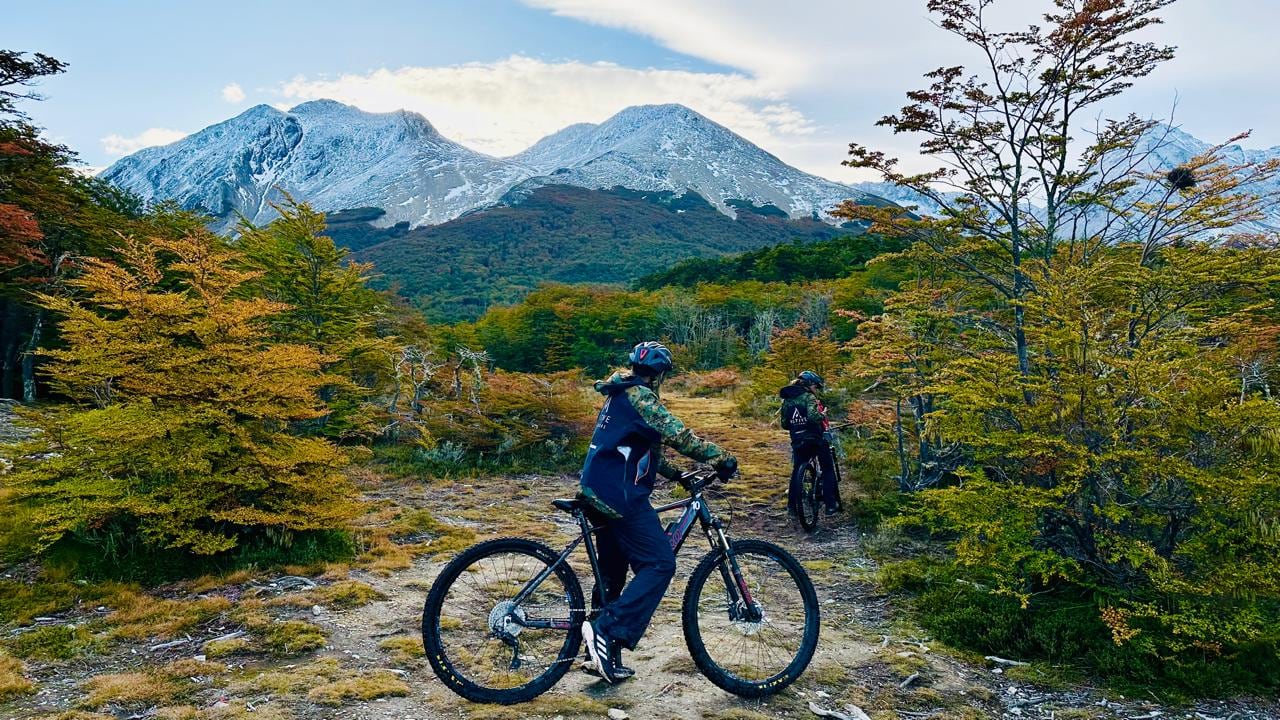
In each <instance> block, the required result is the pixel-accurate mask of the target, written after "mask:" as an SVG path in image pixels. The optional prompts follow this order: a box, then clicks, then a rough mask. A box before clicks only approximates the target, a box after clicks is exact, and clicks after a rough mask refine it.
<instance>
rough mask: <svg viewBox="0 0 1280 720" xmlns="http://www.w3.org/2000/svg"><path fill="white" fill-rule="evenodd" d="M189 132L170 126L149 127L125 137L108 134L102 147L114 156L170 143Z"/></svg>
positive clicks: (103, 139) (103, 140)
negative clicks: (173, 128) (172, 128)
mask: <svg viewBox="0 0 1280 720" xmlns="http://www.w3.org/2000/svg"><path fill="white" fill-rule="evenodd" d="M186 136H187V133H184V132H182V131H181V130H170V129H169V128H148V129H146V130H143V131H142V132H141V133H139V134H137V135H134V136H133V137H124V136H123V135H114V134H113V135H108V136H106V137H104V138H102V149H103V150H104V151H106V153H107V154H108V155H110V156H112V157H118V156H120V155H129V154H131V153H135V152H138V151H139V150H141V149H142V148H147V147H152V146H153V145H168V144H169V143H171V142H175V141H177V140H181V139H182V138H184V137H186Z"/></svg>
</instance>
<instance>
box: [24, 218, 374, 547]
mask: <svg viewBox="0 0 1280 720" xmlns="http://www.w3.org/2000/svg"><path fill="white" fill-rule="evenodd" d="M118 253H119V257H120V260H119V261H112V260H106V259H101V258H87V259H84V260H83V261H82V267H81V273H80V274H79V275H77V276H75V277H74V278H73V279H71V280H69V281H68V282H69V284H70V285H71V286H72V288H73V289H74V290H75V291H76V294H75V295H74V296H73V297H61V296H57V297H55V296H52V295H42V296H40V298H39V300H40V302H41V303H42V304H43V305H44V306H45V307H47V308H48V309H50V310H53V311H55V312H57V313H58V314H60V315H61V316H62V318H63V320H62V324H61V326H60V331H61V337H62V339H63V341H64V342H65V347H64V348H62V349H57V350H51V351H49V352H48V356H49V360H50V361H49V363H48V365H47V369H48V373H49V377H50V381H51V383H52V384H53V385H54V387H55V388H56V389H57V390H58V391H60V392H62V393H65V394H66V395H68V396H70V397H72V398H75V399H77V400H79V401H82V402H84V403H87V404H88V405H89V407H87V408H74V407H72V408H63V409H54V410H51V411H49V412H47V413H45V414H44V415H43V416H41V417H40V419H39V422H40V424H41V425H42V426H43V429H44V431H45V432H44V433H42V434H41V435H40V436H39V437H40V438H41V439H40V440H39V442H37V443H36V445H38V446H39V447H38V448H33V449H40V450H44V451H46V452H50V451H51V452H52V453H53V454H46V455H41V456H39V459H38V460H27V461H25V462H23V461H20V462H19V463H18V467H17V468H16V469H15V472H14V473H13V474H12V479H11V480H10V482H11V485H12V487H13V488H14V489H15V491H16V495H17V498H18V499H19V501H20V502H21V503H23V505H24V506H25V507H27V508H29V509H30V510H31V511H32V520H33V523H34V524H35V526H36V528H37V529H38V532H39V538H38V547H40V548H44V547H48V546H49V545H51V544H52V543H54V542H56V541H57V540H59V539H60V538H62V537H63V536H65V535H66V534H67V533H69V532H71V531H73V530H75V531H80V532H86V531H87V532H88V533H89V534H91V535H99V536H102V537H105V538H108V539H110V540H112V541H116V539H117V538H124V537H127V538H129V540H130V541H134V540H140V541H141V542H142V543H144V544H146V545H150V546H151V547H153V548H156V549H160V548H164V549H183V550H187V551H190V552H193V553H196V554H204V555H209V554H215V553H220V552H224V551H226V550H229V549H231V548H233V547H236V546H237V544H239V543H240V540H241V538H242V537H243V536H245V535H249V534H256V535H257V537H258V538H260V539H266V540H268V541H270V542H274V543H276V544H279V545H288V544H289V542H290V541H291V539H292V537H293V535H294V534H296V533H301V532H312V531H322V530H331V529H341V528H343V527H344V526H345V524H346V522H347V520H348V519H349V518H350V517H351V516H352V515H353V514H354V505H353V502H352V500H351V495H352V493H351V488H350V483H349V481H348V479H347V478H346V477H345V476H344V474H343V473H342V472H341V469H342V467H343V466H344V465H345V464H346V463H347V456H346V454H345V453H344V452H343V451H342V450H341V449H340V448H338V447H337V446H335V445H333V444H332V443H330V442H328V441H325V440H322V439H317V438H308V437H300V436H298V435H297V434H296V433H294V432H291V429H290V427H291V424H293V423H298V422H301V421H305V420H309V419H312V418H316V417H319V416H320V415H322V414H323V412H324V408H323V406H322V404H321V403H320V400H319V398H318V392H319V390H320V389H321V388H322V387H324V386H326V385H328V384H330V383H331V382H332V378H330V377H329V376H327V375H325V374H324V373H323V372H322V369H321V368H322V365H323V363H324V362H325V361H326V358H325V356H323V355H322V354H321V353H320V352H319V351H317V350H315V349H313V348H311V347H308V346H305V345H288V344H279V343H273V342H271V341H270V337H269V335H268V330H269V326H268V325H269V321H270V319H271V318H273V317H275V316H276V315H278V314H279V313H281V312H282V311H283V310H284V309H285V307H286V306H284V305H282V304H280V303H277V302H272V301H269V300H264V299H261V298H244V297H240V296H239V295H238V293H237V290H238V288H239V287H240V286H241V285H243V284H244V283H246V282H248V281H249V280H251V279H252V278H254V277H256V273H254V272H248V271H244V270H239V269H236V267H235V264H236V261H237V257H238V256H237V251H236V250H234V249H232V248H231V247H230V246H228V245H227V244H226V243H225V242H224V241H223V240H221V239H220V238H218V237H216V236H214V235H212V234H210V233H207V232H203V231H196V232H193V233H192V234H189V235H187V236H184V237H181V238H147V239H136V238H126V239H125V241H124V243H123V245H122V247H120V248H119V249H118Z"/></svg>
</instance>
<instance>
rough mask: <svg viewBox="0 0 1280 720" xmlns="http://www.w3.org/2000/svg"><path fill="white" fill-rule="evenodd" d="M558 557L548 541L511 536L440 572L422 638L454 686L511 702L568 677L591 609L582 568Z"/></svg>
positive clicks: (470, 695) (467, 694)
mask: <svg viewBox="0 0 1280 720" xmlns="http://www.w3.org/2000/svg"><path fill="white" fill-rule="evenodd" d="M556 559H557V556H556V554H555V552H554V551H552V550H551V548H549V547H547V546H546V545H543V544H542V543H539V542H534V541H532V540H522V539H516V538H504V539H500V540H490V541H488V542H483V543H480V544H479V545H476V546H474V547H471V548H469V549H467V550H465V551H463V552H462V553H461V554H460V555H458V556H457V557H456V558H454V559H453V560H452V561H451V562H450V563H449V564H448V565H446V566H445V568H444V569H443V570H441V571H440V575H439V576H438V577H436V580H435V582H434V583H432V585H431V591H430V592H429V593H428V594H427V601H426V604H425V605H424V606H423V610H422V644H423V647H424V648H425V650H426V653H427V660H428V661H429V662H430V663H431V668H432V669H433V670H435V673H436V676H437V677H439V678H440V679H441V680H442V681H443V682H444V684H445V685H446V686H448V687H449V689H450V690H453V691H454V692H456V693H457V694H459V695H461V696H462V697H464V698H466V699H468V700H471V701H473V702H483V703H500V704H503V705H509V704H512V703H520V702H525V701H528V700H532V699H533V698H535V697H537V696H538V695H541V694H542V693H544V692H546V691H547V690H548V689H549V688H550V687H551V686H552V685H555V684H556V682H558V681H559V680H560V678H562V677H564V674H565V673H566V672H567V671H568V670H569V668H570V667H571V666H572V664H573V661H574V658H575V657H576V656H577V654H578V647H579V644H580V643H581V641H582V621H583V620H584V619H585V616H586V613H585V610H584V608H585V604H584V602H583V595H582V586H581V585H580V584H579V583H578V577H577V575H576V574H575V573H574V572H573V569H572V568H570V567H569V565H568V564H567V563H560V564H558V565H556V564H555V563H556ZM552 567H554V569H552V570H551V571H550V572H547V569H548V568H552ZM544 573H545V574H546V576H545V577H544V578H543V579H542V581H541V582H540V583H537V584H536V585H533V581H534V580H535V579H536V578H538V577H540V576H542V575H543V574H544ZM522 593H523V594H524V597H520V596H521V594H522Z"/></svg>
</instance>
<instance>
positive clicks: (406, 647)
mask: <svg viewBox="0 0 1280 720" xmlns="http://www.w3.org/2000/svg"><path fill="white" fill-rule="evenodd" d="M378 647H380V648H382V649H383V650H385V651H387V652H388V653H389V654H390V655H391V662H393V663H395V664H397V665H411V664H413V663H414V662H415V661H416V660H417V659H418V658H421V657H424V656H425V655H426V654H427V653H426V651H425V650H423V648H422V640H420V639H418V638H416V637H413V636H411V635H397V636H395V637H389V638H387V639H386V640H383V641H382V642H381V643H379V644H378Z"/></svg>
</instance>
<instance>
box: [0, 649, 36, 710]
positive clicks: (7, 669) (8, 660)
mask: <svg viewBox="0 0 1280 720" xmlns="http://www.w3.org/2000/svg"><path fill="white" fill-rule="evenodd" d="M26 670H27V668H26V666H25V665H23V664H22V661H21V660H19V659H17V658H13V657H9V656H7V655H3V654H0V702H4V701H6V700H11V699H13V698H16V697H21V696H22V695H28V694H30V693H32V692H35V689H36V686H35V683H33V682H31V681H30V680H28V679H27V675H26Z"/></svg>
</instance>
